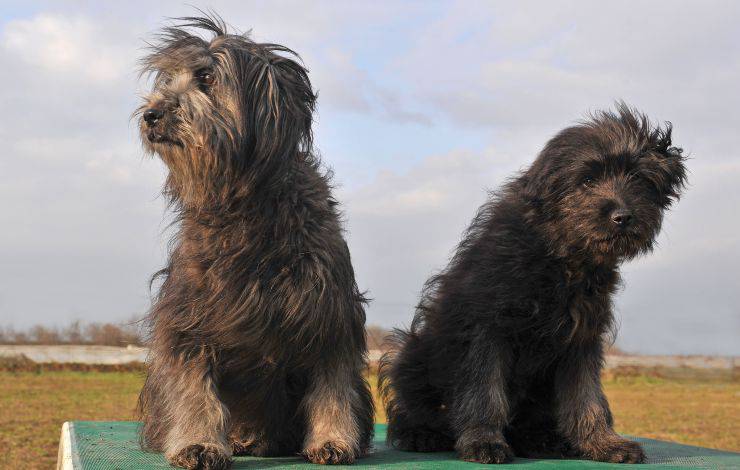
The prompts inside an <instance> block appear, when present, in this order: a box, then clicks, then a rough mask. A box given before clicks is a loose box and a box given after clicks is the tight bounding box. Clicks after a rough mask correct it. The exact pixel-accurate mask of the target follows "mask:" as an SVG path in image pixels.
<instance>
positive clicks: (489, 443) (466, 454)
mask: <svg viewBox="0 0 740 470" xmlns="http://www.w3.org/2000/svg"><path fill="white" fill-rule="evenodd" d="M457 453H458V454H459V455H460V458H461V459H463V460H467V461H468V462H477V463H487V464H488V463H506V462H511V460H512V459H513V458H514V452H513V451H512V450H511V447H509V444H507V443H506V442H504V441H502V440H488V439H482V440H473V441H470V442H466V443H465V444H463V445H462V446H459V447H458V451H457Z"/></svg>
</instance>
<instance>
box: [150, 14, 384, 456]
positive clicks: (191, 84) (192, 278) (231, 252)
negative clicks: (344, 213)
mask: <svg viewBox="0 0 740 470" xmlns="http://www.w3.org/2000/svg"><path fill="white" fill-rule="evenodd" d="M181 21H183V22H184V23H183V24H181V25H178V26H174V27H168V28H166V29H164V31H163V33H162V34H161V36H160V38H159V41H158V43H157V44H156V45H155V46H153V50H152V52H151V54H150V55H149V56H147V57H146V58H145V59H144V71H145V73H147V72H148V73H149V74H150V76H152V77H153V90H152V92H151V94H149V95H148V96H147V97H146V98H145V100H144V101H145V102H144V104H143V105H142V106H141V108H140V109H139V111H138V112H137V114H136V115H137V116H138V117H139V118H140V128H141V135H142V140H143V143H144V147H145V148H146V150H147V151H148V152H150V153H152V154H157V155H159V156H160V157H161V159H162V160H163V161H164V163H165V164H166V166H167V168H168V169H169V175H168V177H167V181H166V184H165V194H166V195H167V196H168V198H169V200H170V202H171V205H172V206H173V208H174V210H175V212H176V214H177V216H178V222H179V231H178V233H177V236H176V238H175V239H174V241H173V248H172V251H171V254H170V258H169V262H168V264H167V266H166V267H165V268H164V269H163V270H162V271H161V272H160V273H158V275H159V276H160V277H161V279H162V284H161V287H160V289H159V292H158V295H157V297H156V301H155V303H154V305H153V307H152V309H151V312H150V314H149V317H148V320H149V322H150V324H151V338H150V347H151V355H150V358H149V364H148V365H149V368H148V374H147V378H146V383H145V384H144V388H143V390H142V392H141V396H140V398H139V408H140V412H141V417H142V420H143V422H144V424H143V428H142V441H143V445H144V446H145V448H148V449H152V450H157V451H163V452H164V454H165V456H166V458H167V459H168V461H169V462H170V463H172V464H173V465H177V466H180V467H184V468H203V469H220V468H226V467H228V466H229V464H230V461H231V456H232V453H233V454H237V455H255V456H273V455H291V454H296V453H302V455H303V456H304V457H305V458H306V459H307V460H309V461H311V462H314V463H320V464H340V463H351V462H353V461H354V460H355V459H356V458H357V457H360V456H362V455H363V454H364V453H365V452H366V451H367V449H368V446H369V443H370V440H371V437H372V420H373V404H372V399H371V395H370V391H369V387H368V384H367V382H366V381H365V379H364V378H363V371H364V370H365V368H366V359H365V355H366V343H365V333H364V322H365V312H364V302H365V300H364V298H363V296H362V294H361V293H360V291H359V290H358V288H357V285H356V283H355V278H354V273H353V270H352V264H351V262H350V254H349V251H348V249H347V245H346V243H345V241H344V239H343V237H342V228H341V226H340V221H339V215H338V211H337V203H336V202H335V200H334V199H333V198H332V195H331V191H330V190H331V187H330V183H329V179H330V177H329V175H327V174H325V173H323V172H322V171H321V169H320V163H319V159H318V157H317V156H316V155H315V154H314V153H313V150H312V139H311V124H312V113H313V110H314V104H315V95H314V93H313V91H312V89H311V84H310V82H309V79H308V76H307V72H306V70H305V69H304V68H303V67H302V66H301V65H300V63H299V62H298V61H297V60H296V59H297V55H296V54H295V53H293V52H292V51H291V50H289V49H287V48H285V47H283V46H279V45H276V44H260V43H256V42H254V41H252V40H250V39H249V37H247V36H246V35H240V34H229V33H228V32H227V30H226V27H225V25H224V23H223V22H222V21H221V20H220V19H219V18H217V17H202V18H182V19H181ZM193 28H196V29H200V30H205V31H207V32H209V33H211V34H212V37H211V38H209V39H203V38H201V37H200V36H199V35H197V34H194V32H193Z"/></svg>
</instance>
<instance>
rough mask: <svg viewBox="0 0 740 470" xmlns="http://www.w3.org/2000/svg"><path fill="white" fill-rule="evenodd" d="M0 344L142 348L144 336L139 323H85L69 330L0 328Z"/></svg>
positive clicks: (79, 323) (77, 323) (40, 326)
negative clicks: (133, 346) (131, 346)
mask: <svg viewBox="0 0 740 470" xmlns="http://www.w3.org/2000/svg"><path fill="white" fill-rule="evenodd" d="M0 344H49V345H55V344H91V345H101V346H127V345H129V344H131V345H135V346H140V345H142V344H143V335H142V334H141V328H140V325H139V323H138V322H134V321H132V322H128V323H97V322H90V323H83V322H81V321H79V320H77V321H74V322H72V323H70V324H69V325H68V326H66V327H62V328H60V327H55V326H44V325H35V326H33V327H31V328H28V329H25V330H16V329H15V328H13V327H5V328H3V327H0Z"/></svg>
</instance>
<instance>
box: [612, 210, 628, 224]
mask: <svg viewBox="0 0 740 470" xmlns="http://www.w3.org/2000/svg"><path fill="white" fill-rule="evenodd" d="M612 222H614V223H615V224H617V226H619V228H625V227H627V226H628V225H629V224H631V223H632V212H631V211H629V210H627V209H617V210H615V211H614V212H612Z"/></svg>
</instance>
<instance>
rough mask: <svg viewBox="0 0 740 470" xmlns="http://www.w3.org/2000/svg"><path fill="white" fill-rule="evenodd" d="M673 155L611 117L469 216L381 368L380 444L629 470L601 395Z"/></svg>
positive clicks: (630, 455) (560, 143)
mask: <svg viewBox="0 0 740 470" xmlns="http://www.w3.org/2000/svg"><path fill="white" fill-rule="evenodd" d="M684 179H685V168H684V165H683V157H682V156H681V150H680V149H677V148H675V147H672V146H671V127H670V125H668V126H667V127H666V128H664V129H661V128H659V127H655V126H653V125H651V124H650V122H649V121H648V120H647V118H645V117H644V116H642V115H640V114H639V113H637V112H635V111H633V110H631V109H629V108H628V107H627V106H625V105H623V104H621V105H619V107H618V111H617V112H616V113H611V112H602V113H598V114H596V115H595V116H594V117H593V119H591V120H589V121H588V122H584V123H582V124H580V125H577V126H575V127H571V128H568V129H565V130H563V131H562V132H560V133H559V134H558V135H557V136H555V137H554V138H553V139H552V140H550V142H548V143H547V145H546V146H545V148H544V150H542V152H541V153H540V155H539V157H538V158H537V159H536V160H535V162H534V164H533V165H532V166H531V167H530V168H529V169H527V170H526V171H524V172H523V173H522V174H521V175H520V176H518V177H516V178H515V179H513V180H511V181H510V182H509V183H508V184H507V185H505V186H504V188H503V189H502V190H501V191H500V192H498V193H496V194H494V195H493V196H492V198H491V199H490V201H489V202H487V203H486V204H485V205H483V207H482V208H481V209H480V211H479V212H478V215H477V216H476V217H475V219H474V220H473V223H472V225H471V226H470V228H469V229H468V231H467V233H466V235H465V237H464V239H463V241H462V243H460V245H459V247H458V249H457V252H456V254H455V256H454V257H453V258H452V260H451V262H450V264H449V265H448V267H447V268H446V269H445V270H444V271H443V272H442V273H441V274H438V275H436V276H434V277H432V278H431V279H430V280H429V281H428V282H427V284H426V287H425V289H424V293H423V296H422V299H421V302H420V303H419V306H418V307H417V311H416V315H415V317H414V321H413V323H412V325H411V329H410V331H396V332H395V336H394V337H392V338H391V342H392V343H393V345H394V347H393V348H392V350H391V352H389V353H388V354H387V355H386V356H385V357H384V358H383V360H382V364H381V386H382V390H383V393H384V395H385V401H386V406H387V414H388V421H389V428H388V441H389V443H390V444H391V445H393V446H395V447H397V448H399V449H402V450H410V451H421V452H426V451H438V450H452V449H453V448H454V449H455V450H456V451H457V453H458V454H459V456H460V458H462V459H464V460H469V461H474V462H482V463H501V462H506V461H509V460H510V459H511V458H512V456H513V455H515V454H516V455H519V456H540V457H541V456H565V455H576V456H580V457H582V458H587V459H593V460H600V461H608V462H641V461H643V460H644V454H643V451H642V449H641V448H640V446H639V445H638V444H637V443H635V442H631V441H629V440H626V439H624V438H622V437H620V436H619V435H617V434H616V433H615V432H614V431H613V429H612V415H611V413H610V411H609V405H608V403H607V401H606V398H605V396H604V393H603V391H602V388H601V383H600V371H601V368H602V361H603V345H604V341H605V339H606V337H608V336H609V333H610V332H611V331H612V328H613V318H612V311H611V299H612V296H613V294H614V292H615V290H616V289H617V288H618V286H619V272H618V267H619V265H620V263H621V262H623V261H625V260H628V259H631V258H634V257H635V256H637V255H640V254H643V253H647V252H649V251H650V250H651V248H652V246H653V242H654V239H655V236H656V235H657V234H658V231H659V230H660V226H661V221H662V217H663V212H664V211H665V210H666V209H667V208H668V207H669V206H670V205H671V203H672V201H673V200H675V199H677V198H678V195H679V191H680V189H681V188H682V186H683V184H684Z"/></svg>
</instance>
